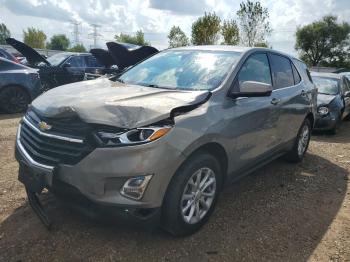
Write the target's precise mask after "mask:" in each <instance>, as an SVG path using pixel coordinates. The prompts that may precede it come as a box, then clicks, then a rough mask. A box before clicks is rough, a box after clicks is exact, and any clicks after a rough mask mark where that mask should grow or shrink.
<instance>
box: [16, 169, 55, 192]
mask: <svg viewBox="0 0 350 262" xmlns="http://www.w3.org/2000/svg"><path fill="white" fill-rule="evenodd" d="M52 177H53V172H52V171H51V170H41V169H38V168H32V167H30V166H28V165H27V164H25V163H23V162H22V163H20V166H19V172H18V180H19V181H21V182H22V183H23V184H24V185H25V187H26V188H27V189H28V190H29V191H31V192H35V193H41V192H42V190H43V189H44V188H45V187H46V188H47V187H50V186H51V185H52Z"/></svg>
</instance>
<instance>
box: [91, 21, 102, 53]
mask: <svg viewBox="0 0 350 262" xmlns="http://www.w3.org/2000/svg"><path fill="white" fill-rule="evenodd" d="M91 27H92V29H93V30H92V33H91V34H89V35H90V36H92V38H93V39H94V48H96V47H97V37H99V36H101V34H99V33H98V32H97V29H98V28H99V27H101V26H100V25H97V24H91Z"/></svg>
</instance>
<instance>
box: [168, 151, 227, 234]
mask: <svg viewBox="0 0 350 262" xmlns="http://www.w3.org/2000/svg"><path fill="white" fill-rule="evenodd" d="M201 168H209V169H211V170H212V171H213V172H214V175H215V179H216V190H215V196H214V198H213V200H212V203H211V205H210V207H209V209H207V211H206V214H205V215H204V216H203V218H201V219H200V220H199V222H197V223H195V224H189V223H188V222H185V218H184V216H183V213H182V209H181V208H182V206H181V204H182V201H184V200H182V196H183V193H184V190H185V187H187V183H188V181H189V180H190V178H192V175H193V174H195V173H196V171H198V170H200V169H201ZM222 177H223V176H222V172H221V167H220V164H219V162H218V160H217V159H216V158H215V157H214V156H212V155H210V154H208V153H198V154H195V155H192V156H191V157H190V158H189V159H187V160H186V162H185V163H184V164H183V165H182V166H181V167H180V168H179V169H178V171H177V172H176V174H175V175H174V177H173V179H172V181H171V182H170V184H169V186H168V190H167V192H166V195H165V199H164V202H163V207H162V227H163V229H165V230H166V231H168V232H169V233H170V234H172V235H174V236H186V235H190V234H192V233H194V232H195V231H197V230H199V229H200V228H201V227H202V226H203V225H204V224H205V223H206V222H207V220H208V219H209V217H210V215H211V214H212V212H213V211H214V207H215V204H216V201H217V199H218V195H219V193H220V191H221V187H222Z"/></svg>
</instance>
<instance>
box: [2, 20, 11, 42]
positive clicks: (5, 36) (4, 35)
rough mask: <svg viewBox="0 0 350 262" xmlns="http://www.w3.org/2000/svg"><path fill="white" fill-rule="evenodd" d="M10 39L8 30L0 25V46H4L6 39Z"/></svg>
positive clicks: (3, 25)
mask: <svg viewBox="0 0 350 262" xmlns="http://www.w3.org/2000/svg"><path fill="white" fill-rule="evenodd" d="M9 37H11V33H10V30H8V29H7V27H6V25H5V24H3V23H1V24H0V45H5V44H6V41H5V40H6V38H9Z"/></svg>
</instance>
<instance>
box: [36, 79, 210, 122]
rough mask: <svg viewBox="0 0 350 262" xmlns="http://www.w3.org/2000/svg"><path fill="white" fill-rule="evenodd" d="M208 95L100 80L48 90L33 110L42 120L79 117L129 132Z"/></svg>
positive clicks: (187, 109) (190, 108)
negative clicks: (125, 129) (44, 118)
mask: <svg viewBox="0 0 350 262" xmlns="http://www.w3.org/2000/svg"><path fill="white" fill-rule="evenodd" d="M210 95H211V93H210V92H209V91H180V90H167V89H160V88H151V87H143V86H135V85H127V84H122V83H119V82H113V81H110V80H109V79H108V78H105V77H102V78H99V79H97V80H92V81H85V82H78V83H73V84H69V85H64V86H60V87H57V88H54V89H51V90H49V91H48V92H46V93H44V94H42V95H41V96H39V97H38V98H37V99H35V100H34V101H33V103H32V107H33V109H34V110H35V111H37V112H38V113H39V114H41V115H43V116H44V117H50V118H59V117H74V116H78V117H79V118H80V119H82V120H83V121H85V122H87V123H95V124H104V125H110V126H115V127H119V128H127V129H132V128H136V127H142V126H147V125H150V124H153V123H156V122H158V121H161V120H164V119H166V118H169V117H173V116H174V115H176V114H178V113H182V112H187V111H189V110H192V109H193V108H195V107H197V106H199V105H200V104H202V103H204V102H206V101H207V100H208V99H209V98H210Z"/></svg>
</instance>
